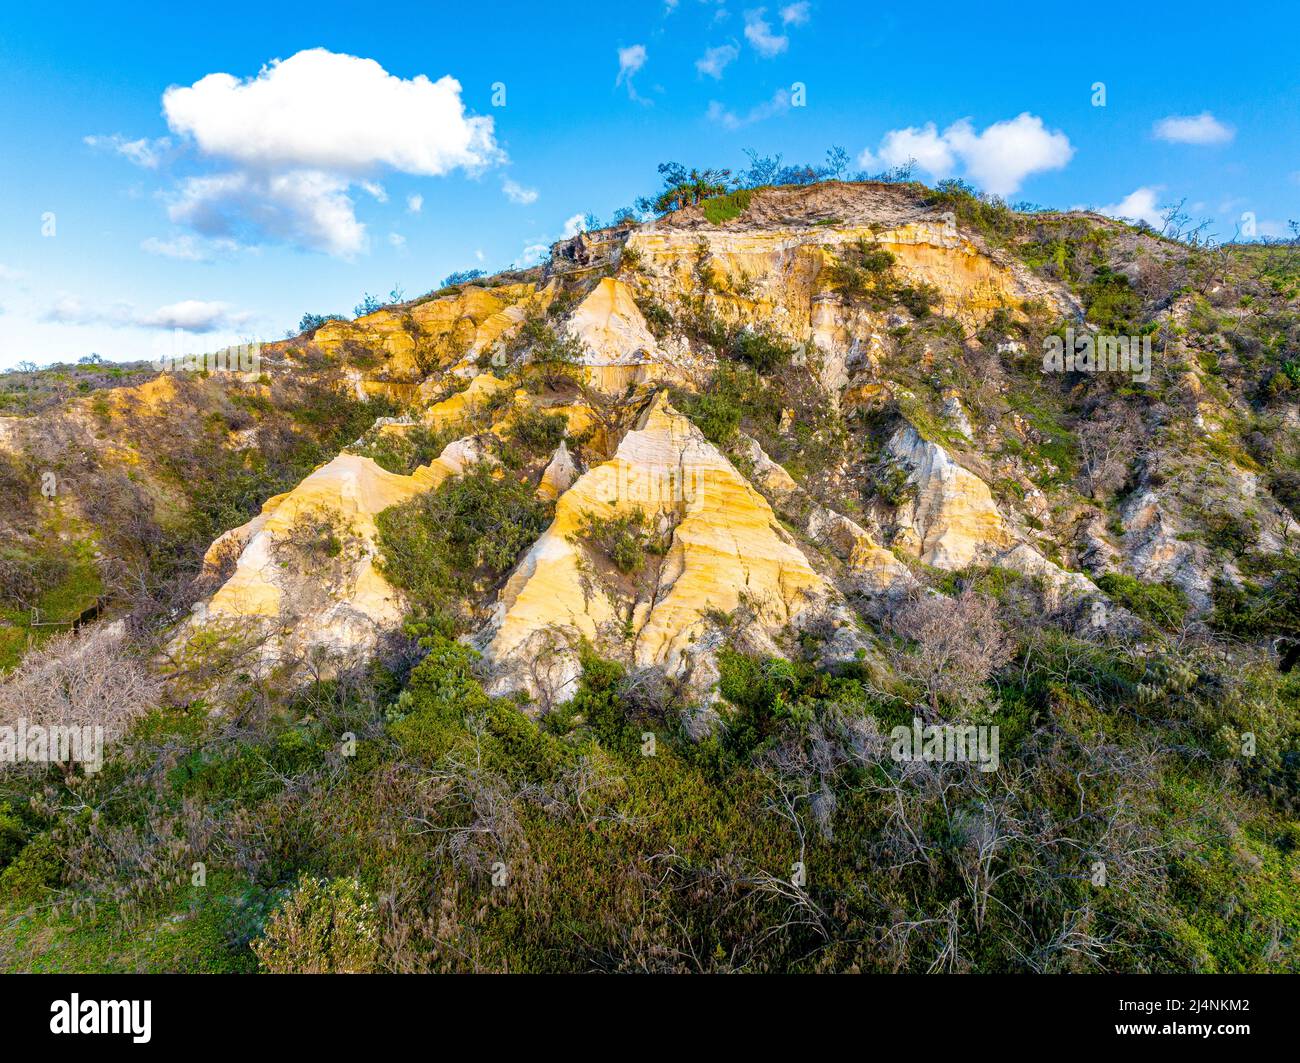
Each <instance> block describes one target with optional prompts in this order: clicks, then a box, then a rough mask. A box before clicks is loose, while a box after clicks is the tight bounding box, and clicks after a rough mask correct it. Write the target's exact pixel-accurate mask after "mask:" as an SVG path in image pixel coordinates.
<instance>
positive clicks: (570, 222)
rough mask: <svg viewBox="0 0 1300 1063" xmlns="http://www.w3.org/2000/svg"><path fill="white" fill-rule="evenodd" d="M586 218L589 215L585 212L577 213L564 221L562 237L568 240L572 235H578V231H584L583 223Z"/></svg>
mask: <svg viewBox="0 0 1300 1063" xmlns="http://www.w3.org/2000/svg"><path fill="white" fill-rule="evenodd" d="M586 219H587V216H586V215H585V214H575V215H573V217H571V218H568V219H567V220H566V221H565V223H564V229H563V230H562V231H561V233H560V238H561V239H562V240H568V239H570V238H571V237H574V236H577V235H578V233H580V232H582V229H583V225H582V223H583V222H584V221H586Z"/></svg>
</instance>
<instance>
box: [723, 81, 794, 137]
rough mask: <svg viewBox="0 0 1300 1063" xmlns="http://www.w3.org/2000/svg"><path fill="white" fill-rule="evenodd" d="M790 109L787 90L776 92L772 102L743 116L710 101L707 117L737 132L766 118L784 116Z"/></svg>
mask: <svg viewBox="0 0 1300 1063" xmlns="http://www.w3.org/2000/svg"><path fill="white" fill-rule="evenodd" d="M789 109H790V94H789V93H788V92H787V91H786V90H785V89H777V90H776V92H774V93H772V98H771V99H770V100H765V101H763V102H762V103H760V104H756V105H755V106H753V107H751V108H750V109H749V110H748V111H747V112H745V114H743V115H740V114H736V113H735V112H734V111H731V110H729V109H727V108H726V107H724V106H723V105H722V104H720V103H719V102H718V101H717V100H710V101H709V109H708V111H707V112H706V117H707V118H708V119H709V121H711V122H717V123H718V124H719V125H720V126H722V127H723V128H724V129H731V130H736V129H744V128H745V126H749V125H753V124H754V123H755V122H761V121H763V120H764V119H765V118H771V117H773V116H774V115H778V114H784V113H785V112H786V111H788V110H789Z"/></svg>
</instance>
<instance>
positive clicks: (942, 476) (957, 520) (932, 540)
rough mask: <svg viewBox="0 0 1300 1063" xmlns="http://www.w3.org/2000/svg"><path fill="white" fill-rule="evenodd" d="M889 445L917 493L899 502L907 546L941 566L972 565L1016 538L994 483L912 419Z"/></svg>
mask: <svg viewBox="0 0 1300 1063" xmlns="http://www.w3.org/2000/svg"><path fill="white" fill-rule="evenodd" d="M888 449H889V452H890V454H892V455H893V457H894V458H896V459H897V460H898V461H899V462H900V463H901V464H902V465H903V467H905V468H906V469H907V470H908V478H907V482H908V483H909V484H910V485H911V486H912V487H913V488H914V490H915V496H914V497H913V498H912V499H911V500H910V501H909V502H907V503H906V504H904V505H903V506H901V507H899V511H898V513H897V515H896V520H897V522H898V525H899V527H900V533H899V535H898V536H896V537H895V540H894V542H895V545H898V546H901V547H902V548H903V549H906V550H908V551H910V552H915V554H916V556H917V557H919V558H920V559H921V560H922V561H924V562H925V563H926V564H927V565H934V566H935V568H947V569H960V568H966V567H967V566H968V565H970V564H972V563H973V562H975V561H976V560H977V559H979V558H981V557H987V556H988V555H989V554H990V552H992V553H998V552H1000V551H1002V550H1005V549H1008V548H1009V547H1010V546H1011V545H1012V542H1013V539H1012V536H1011V533H1010V531H1009V530H1008V529H1007V525H1006V522H1005V521H1004V520H1003V519H1002V514H1001V513H999V512H998V507H997V504H996V503H995V502H994V501H993V494H992V492H991V491H989V488H988V485H987V484H986V483H985V482H984V481H983V480H981V479H980V478H979V477H978V476H976V475H975V474H974V473H972V472H969V471H967V470H966V469H964V468H962V466H960V465H958V464H957V463H956V462H955V461H953V460H952V458H951V457H950V456H949V455H948V452H947V451H946V450H944V449H943V447H941V446H939V445H938V444H937V443H932V442H930V441H929V440H927V439H923V438H922V437H921V434H920V433H919V432H918V431H917V430H916V429H915V428H913V427H912V426H911V425H903V426H902V427H900V428H899V429H898V430H897V431H896V432H895V433H894V435H893V436H892V437H891V438H890V440H889V444H888Z"/></svg>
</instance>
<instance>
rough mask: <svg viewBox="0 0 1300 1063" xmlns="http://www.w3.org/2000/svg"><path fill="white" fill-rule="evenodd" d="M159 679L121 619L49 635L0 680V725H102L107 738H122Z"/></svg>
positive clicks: (152, 697)
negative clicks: (134, 646) (132, 646)
mask: <svg viewBox="0 0 1300 1063" xmlns="http://www.w3.org/2000/svg"><path fill="white" fill-rule="evenodd" d="M158 695H159V684H158V681H157V680H156V679H155V678H154V677H153V676H152V675H150V674H149V672H148V670H147V669H146V668H145V666H144V665H143V664H142V663H141V662H140V661H139V660H137V659H136V658H135V657H134V656H133V655H132V654H131V652H130V649H129V647H128V645H127V641H126V638H125V635H124V632H123V630H122V627H121V626H120V625H108V626H98V627H94V628H91V629H90V630H88V631H85V632H84V633H77V632H72V633H69V634H66V635H59V636H56V637H55V638H53V639H51V640H50V641H49V642H47V643H46V644H45V645H44V646H41V647H40V648H38V649H34V650H32V651H31V652H29V653H28V654H27V656H26V657H25V658H24V659H23V661H22V663H21V664H19V665H18V667H17V668H15V669H14V671H13V672H12V673H11V674H10V675H9V676H8V677H7V678H6V679H5V681H4V682H3V683H2V684H0V725H6V726H13V725H14V724H15V723H16V721H17V720H18V719H19V718H24V719H26V720H27V721H28V723H29V724H40V725H42V726H49V725H52V724H60V725H63V726H67V727H85V726H99V727H102V728H103V729H104V740H105V742H112V741H115V740H117V739H118V738H120V737H121V736H122V735H123V734H124V733H125V732H126V730H127V728H129V727H130V725H131V723H132V722H133V721H135V720H136V719H138V718H139V717H141V716H143V715H144V714H145V713H146V712H148V711H149V710H150V709H151V708H152V707H153V706H154V705H155V704H156V703H157V699H158Z"/></svg>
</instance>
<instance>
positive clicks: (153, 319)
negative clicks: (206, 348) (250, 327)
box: [134, 299, 248, 332]
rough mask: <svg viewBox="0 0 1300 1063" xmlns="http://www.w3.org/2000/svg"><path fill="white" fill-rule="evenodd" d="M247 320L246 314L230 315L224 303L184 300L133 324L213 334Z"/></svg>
mask: <svg viewBox="0 0 1300 1063" xmlns="http://www.w3.org/2000/svg"><path fill="white" fill-rule="evenodd" d="M247 319H248V315H247V314H235V315H232V314H231V313H230V307H229V306H228V305H227V304H225V303H209V302H203V301H202V300H199V299H185V300H183V301H181V302H179V303H171V304H169V305H167V306H160V307H159V308H158V309H157V310H154V311H151V312H150V313H147V314H142V315H140V316H138V317H136V318H135V322H134V323H135V324H137V325H141V326H143V327H145V328H160V329H176V328H179V329H185V330H186V331H187V332H214V331H216V330H217V329H219V328H229V327H230V326H231V325H234V324H239V323H241V322H243V321H246V320H247Z"/></svg>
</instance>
